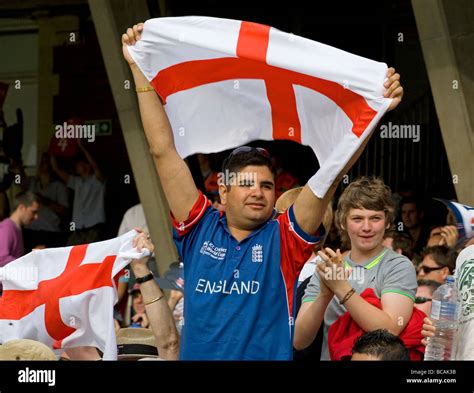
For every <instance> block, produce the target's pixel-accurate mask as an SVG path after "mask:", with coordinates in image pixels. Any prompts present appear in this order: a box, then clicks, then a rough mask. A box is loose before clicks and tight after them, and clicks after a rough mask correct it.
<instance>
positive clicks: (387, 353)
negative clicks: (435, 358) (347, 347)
mask: <svg viewBox="0 0 474 393" xmlns="http://www.w3.org/2000/svg"><path fill="white" fill-rule="evenodd" d="M351 360H410V355H409V352H408V349H407V348H406V347H405V345H403V341H402V340H401V339H400V338H399V337H397V336H395V335H393V334H392V333H389V332H388V331H387V330H385V329H378V330H373V331H371V332H367V333H364V334H363V335H362V336H360V337H359V338H358V339H357V341H356V342H355V344H354V347H353V348H352V358H351Z"/></svg>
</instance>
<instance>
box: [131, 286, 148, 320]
mask: <svg viewBox="0 0 474 393" xmlns="http://www.w3.org/2000/svg"><path fill="white" fill-rule="evenodd" d="M130 296H132V312H133V315H132V321H131V324H130V327H141V328H148V327H150V322H149V321H148V318H147V315H146V310H145V302H144V301H143V296H142V294H141V292H140V284H135V285H134V286H133V288H132V290H131V292H130Z"/></svg>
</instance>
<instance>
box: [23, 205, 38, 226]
mask: <svg viewBox="0 0 474 393" xmlns="http://www.w3.org/2000/svg"><path fill="white" fill-rule="evenodd" d="M19 209H20V220H21V223H22V225H29V224H31V223H32V222H33V221H35V220H36V219H38V210H39V204H38V203H37V202H33V203H32V204H31V205H30V206H24V205H20V206H19Z"/></svg>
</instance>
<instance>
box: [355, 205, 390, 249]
mask: <svg viewBox="0 0 474 393" xmlns="http://www.w3.org/2000/svg"><path fill="white" fill-rule="evenodd" d="M387 226H388V224H387V223H386V219H385V212H383V211H377V210H366V209H350V210H349V214H348V216H347V219H346V230H347V234H348V236H349V238H350V239H351V248H352V249H353V250H354V249H357V250H359V251H363V252H366V251H371V250H373V249H375V248H377V247H379V246H380V245H381V244H382V242H383V236H384V233H385V229H387Z"/></svg>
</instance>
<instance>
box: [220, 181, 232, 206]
mask: <svg viewBox="0 0 474 393" xmlns="http://www.w3.org/2000/svg"><path fill="white" fill-rule="evenodd" d="M229 191H230V187H227V186H225V185H224V183H220V184H219V196H220V198H221V205H225V204H226V203H227V194H228V192H229Z"/></svg>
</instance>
